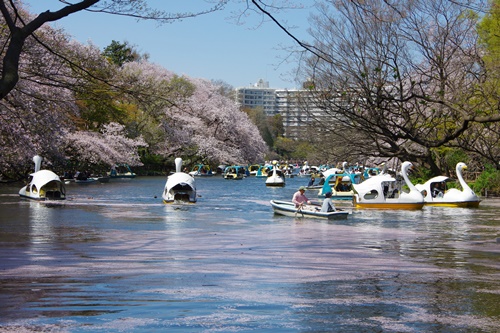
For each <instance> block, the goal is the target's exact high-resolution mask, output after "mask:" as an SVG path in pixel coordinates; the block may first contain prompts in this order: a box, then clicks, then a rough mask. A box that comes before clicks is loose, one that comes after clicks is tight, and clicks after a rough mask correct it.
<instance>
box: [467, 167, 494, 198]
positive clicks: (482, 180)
mask: <svg viewBox="0 0 500 333" xmlns="http://www.w3.org/2000/svg"><path fill="white" fill-rule="evenodd" d="M472 189H473V190H474V192H476V193H483V192H484V190H488V192H495V193H500V170H497V169H496V168H495V167H494V166H493V165H490V164H488V165H486V166H485V168H484V171H483V172H482V173H481V175H479V177H477V179H476V181H475V182H474V184H472Z"/></svg>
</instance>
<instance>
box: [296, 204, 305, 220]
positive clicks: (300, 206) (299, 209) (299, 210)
mask: <svg viewBox="0 0 500 333" xmlns="http://www.w3.org/2000/svg"><path fill="white" fill-rule="evenodd" d="M302 206H303V204H300V205H299V207H298V208H297V211H295V217H297V213H298V212H300V213H301V214H302V217H304V213H303V212H302Z"/></svg>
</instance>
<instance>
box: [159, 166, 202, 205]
mask: <svg viewBox="0 0 500 333" xmlns="http://www.w3.org/2000/svg"><path fill="white" fill-rule="evenodd" d="M175 169H176V172H174V173H173V174H171V175H170V176H168V178H167V182H166V184H165V188H164V190H163V194H162V198H163V202H164V203H182V202H186V203H195V202H196V186H195V180H194V177H193V176H191V175H189V174H187V173H185V172H182V171H181V169H182V159H181V158H179V157H178V158H176V159H175Z"/></svg>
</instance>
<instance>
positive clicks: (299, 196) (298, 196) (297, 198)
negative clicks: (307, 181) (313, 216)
mask: <svg viewBox="0 0 500 333" xmlns="http://www.w3.org/2000/svg"><path fill="white" fill-rule="evenodd" d="M305 191H306V188H305V187H304V186H301V187H299V190H298V191H297V192H295V193H294V194H293V198H292V202H293V203H294V204H295V207H296V208H299V207H301V206H303V205H304V204H305V203H306V204H308V205H310V204H311V201H309V199H308V198H307V197H306V196H305V194H304V193H305Z"/></svg>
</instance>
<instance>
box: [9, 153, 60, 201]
mask: <svg viewBox="0 0 500 333" xmlns="http://www.w3.org/2000/svg"><path fill="white" fill-rule="evenodd" d="M33 162H35V172H33V173H32V174H30V176H29V179H28V184H27V185H26V186H24V187H23V188H21V189H20V190H19V195H20V196H21V197H24V198H29V199H35V200H64V199H66V189H65V187H64V183H63V182H62V181H61V179H60V178H59V176H58V175H56V174H55V173H54V172H52V171H50V170H40V167H41V165H42V157H40V156H38V155H36V156H34V157H33Z"/></svg>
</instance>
